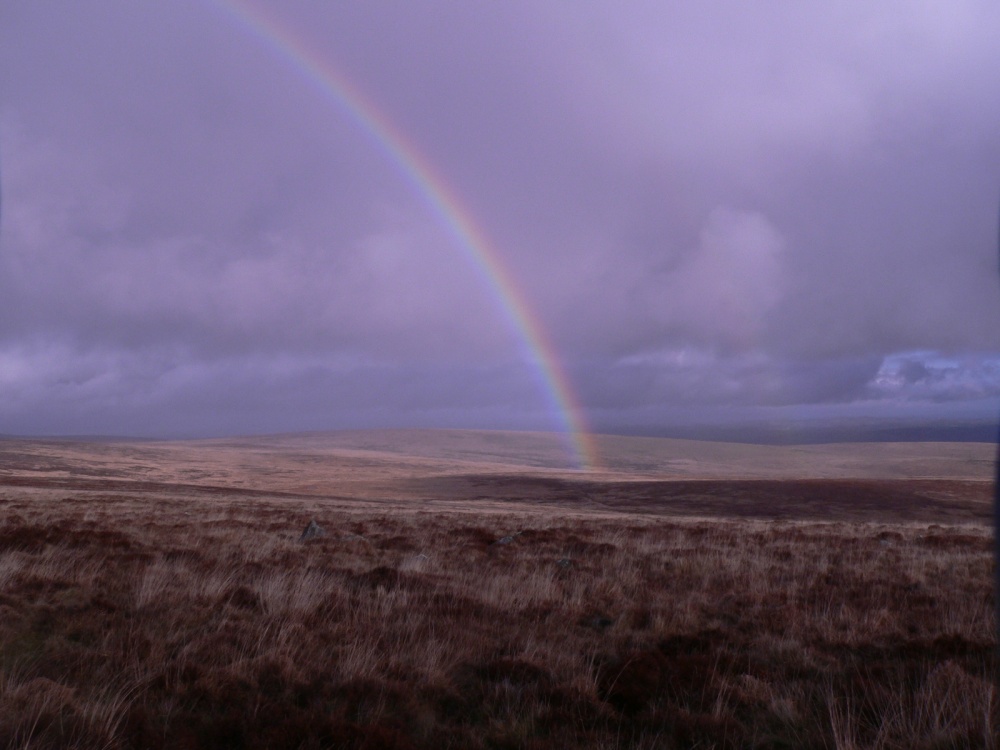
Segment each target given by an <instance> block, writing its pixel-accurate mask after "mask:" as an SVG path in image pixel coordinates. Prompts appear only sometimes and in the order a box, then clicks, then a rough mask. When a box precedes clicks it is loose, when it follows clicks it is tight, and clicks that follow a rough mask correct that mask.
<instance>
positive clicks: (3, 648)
mask: <svg viewBox="0 0 1000 750" xmlns="http://www.w3.org/2000/svg"><path fill="white" fill-rule="evenodd" d="M18 477H21V478H20V479H19V478H18ZM71 479H72V477H70V478H69V479H67V481H66V483H65V485H64V486H62V487H59V488H55V487H53V486H52V485H45V483H44V482H40V480H39V481H36V482H35V484H34V485H31V483H30V482H29V483H27V484H26V483H25V481H24V480H23V476H22V475H18V476H14V475H13V474H10V475H8V476H7V477H6V478H4V477H0V747H9V748H28V747H30V748H65V747H80V748H370V749H374V748H447V747H451V748H538V749H540V748H555V747H559V748H566V747H585V748H693V747H700V748H711V747H715V748H728V747H731V748H745V747H751V748H799V747H816V748H928V749H930V748H945V747H956V748H959V747H979V748H993V747H996V746H997V739H996V733H997V730H998V727H1000V701H998V698H997V695H996V692H995V688H994V683H993V680H992V676H993V674H994V673H995V670H996V668H997V664H996V659H995V654H994V636H993V634H994V625H993V622H994V621H993V592H992V590H991V580H992V558H991V544H992V541H991V535H990V532H989V529H988V527H986V526H985V525H983V524H981V523H976V522H969V523H966V524H964V525H958V524H955V523H942V524H934V523H929V522H927V521H922V522H914V521H901V520H899V518H898V517H893V516H892V514H891V513H887V519H888V522H886V523H873V522H868V523H860V522H855V521H851V522H848V521H841V520H837V521H819V520H811V521H799V520H791V517H790V515H787V514H786V515H787V517H786V518H784V519H782V520H763V519H761V518H759V517H757V518H726V517H719V518H716V519H706V518H687V519H685V518H680V517H675V518H669V517H663V516H650V515H642V514H641V513H640V512H638V511H637V510H634V509H630V510H629V512H627V513H626V512H619V513H612V512H609V511H607V510H605V511H604V512H602V513H600V514H598V513H590V514H588V513H585V512H580V511H579V509H578V510H577V512H575V513H574V515H572V516H564V515H562V514H560V513H558V512H557V511H556V510H555V508H556V507H557V506H555V505H545V504H543V505H541V506H538V507H537V508H535V509H531V508H530V507H529V505H527V504H525V503H523V502H522V503H519V504H514V505H511V506H510V507H511V508H512V510H510V511H507V512H503V511H502V510H498V505H497V502H496V498H495V497H494V498H491V499H490V503H489V512H486V511H485V510H479V509H477V506H476V504H475V503H469V504H467V505H466V506H465V507H463V508H461V509H459V508H458V507H457V506H456V505H455V504H454V503H451V504H450V505H449V506H437V507H436V508H435V509H434V510H433V512H430V511H425V510H423V509H422V506H421V505H419V504H418V505H416V506H411V507H409V508H405V507H402V506H396V507H393V508H392V509H391V511H389V512H386V511H383V510H382V509H381V508H380V507H379V506H377V505H375V504H373V503H370V502H369V503H362V502H360V501H358V502H351V501H346V500H333V499H323V498H315V499H312V500H308V501H306V500H305V499H302V498H298V497H282V496H277V495H272V496H266V494H265V493H263V492H261V493H257V494H252V493H245V494H238V493H230V492H219V491H218V490H217V488H216V489H214V490H211V491H208V490H209V486H210V485H211V483H210V482H209V483H208V484H207V485H206V486H205V487H202V488H201V489H199V488H198V485H197V484H196V483H192V484H190V485H185V486H184V487H174V488H173V489H169V488H166V487H164V486H161V485H156V486H150V487H147V488H146V489H145V490H136V489H135V488H134V487H132V488H129V489H127V490H125V489H124V488H123V487H120V486H119V485H117V484H116V483H115V482H114V481H112V480H110V479H108V480H107V481H106V483H105V484H104V485H103V486H102V487H97V486H95V485H92V484H87V485H86V486H85V487H84V488H78V489H76V490H74V489H73V488H72V481H70V480H71ZM8 480H9V481H8ZM15 480H16V481H15ZM60 482H62V479H60ZM866 487H868V490H871V491H874V490H872V488H871V487H869V486H868V485H866ZM563 489H564V488H563ZM563 489H560V491H563ZM772 489H774V488H772ZM779 489H780V488H779ZM786 489H787V488H786ZM981 489H982V488H981V487H980V488H978V489H977V491H979V490H981ZM868 490H866V491H868ZM775 491H778V490H775ZM824 491H825V492H827V493H828V497H829V499H830V501H831V502H837V501H839V502H843V503H846V504H848V505H850V503H851V492H852V486H851V485H849V484H847V485H831V486H828V487H826V489H825V490H824ZM588 492H593V493H599V492H600V488H599V487H596V486H595V487H591V488H589V489H588ZM609 492H612V493H613V492H614V488H610V489H609ZM779 494H780V493H779ZM876 499H877V498H876ZM940 499H941V498H940V497H938V500H940ZM874 501H875V500H873V498H872V497H869V496H868V495H865V500H864V502H865V503H870V502H874ZM976 502H978V500H977V501H976ZM790 504H791V499H789V498H787V497H786V498H785V499H784V500H782V507H785V506H788V505H790ZM484 507H485V506H484ZM866 507H867V506H866ZM887 507H889V508H890V509H891V507H892V505H891V503H890V504H889V506H887ZM449 508H450V509H449ZM754 515H756V516H760V515H762V513H757V514H754ZM809 515H814V514H809ZM313 517H315V518H316V520H317V521H318V522H319V524H320V525H321V526H322V527H323V528H324V529H325V531H326V533H325V534H324V535H323V536H320V537H317V538H314V539H311V540H310V541H308V542H306V543H300V542H299V541H298V537H299V535H300V533H301V532H302V529H303V528H304V527H305V525H306V523H307V522H308V521H309V520H310V518H313ZM516 532H520V533H517V534H516V535H515V533H516ZM508 536H511V537H512V538H511V539H510V540H509V541H507V542H506V543H504V544H497V541H498V540H500V539H503V538H505V537H508Z"/></svg>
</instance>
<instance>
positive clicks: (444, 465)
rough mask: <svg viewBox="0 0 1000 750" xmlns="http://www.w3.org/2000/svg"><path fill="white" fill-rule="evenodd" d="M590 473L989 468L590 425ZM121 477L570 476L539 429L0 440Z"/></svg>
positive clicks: (960, 474)
mask: <svg viewBox="0 0 1000 750" xmlns="http://www.w3.org/2000/svg"><path fill="white" fill-rule="evenodd" d="M598 444H599V446H600V448H601V453H602V460H603V468H602V469H601V470H600V471H599V472H597V476H603V477H607V478H614V479H617V480H627V479H629V478H642V479H649V478H663V479H667V478H683V479H716V478H726V479H802V478H864V479H920V478H942V479H970V480H979V481H986V480H989V479H991V478H992V475H993V457H994V451H995V448H994V446H993V445H992V444H989V443H836V444H827V445H805V446H772V445H747V444H742V443H718V442H707V441H697V440H676V439H666V438H636V437H618V436H601V437H600V438H598ZM12 472H13V473H17V474H19V475H28V476H31V475H36V476H45V477H48V478H57V477H60V476H62V477H92V478H94V479H102V478H109V479H110V478H114V477H122V478H124V477H128V478H129V479H132V480H144V481H151V482H171V483H191V484H202V483H205V482H210V483H218V484H222V485H227V486H234V485H237V486H255V487H260V488H262V489H273V490H287V491H296V492H302V491H310V490H313V489H318V488H322V489H323V491H324V492H330V491H335V490H336V487H337V486H340V485H353V484H355V483H357V482H372V481H378V480H391V479H395V478H402V477H406V476H421V475H438V474H456V473H457V474H468V473H477V474H478V473H494V472H496V473H504V474H510V473H519V472H525V473H529V474H536V473H539V474H545V475H562V474H567V475H572V474H574V472H572V471H571V470H569V469H567V468H566V453H565V444H564V442H563V440H562V438H561V437H560V436H558V435H553V434H547V433H527V432H500V431H485V430H483V431H478V430H371V431H352V432H332V433H311V434H296V435H270V436H261V437H247V438H230V439H220V440H195V441H169V442H139V441H136V442H123V441H113V442H75V441H43V440H2V441H0V475H2V474H8V475H10V474H11V473H12Z"/></svg>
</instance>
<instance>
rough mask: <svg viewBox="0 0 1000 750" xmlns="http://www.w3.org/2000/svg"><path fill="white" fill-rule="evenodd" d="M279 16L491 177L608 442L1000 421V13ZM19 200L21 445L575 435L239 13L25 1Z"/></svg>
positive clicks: (541, 310)
mask: <svg viewBox="0 0 1000 750" xmlns="http://www.w3.org/2000/svg"><path fill="white" fill-rule="evenodd" d="M260 7H264V8H265V9H266V10H267V12H269V13H271V14H273V15H274V16H275V17H278V18H280V19H281V20H282V23H284V24H285V25H287V27H288V28H290V29H292V30H293V31H294V33H295V35H296V36H297V37H299V38H300V39H301V40H302V41H303V42H305V43H307V44H308V45H309V46H310V48H311V49H313V50H314V51H315V53H316V54H317V55H319V56H320V57H322V58H323V59H324V60H325V61H326V62H327V63H328V64H330V65H333V66H335V67H336V68H337V69H338V70H339V71H341V73H342V74H343V75H344V76H345V77H346V78H348V79H349V80H351V81H352V83H353V84H354V85H355V86H357V87H358V89H359V90H362V91H364V92H365V94H366V96H368V97H370V98H371V100H372V101H373V102H375V103H376V104H377V105H378V106H379V107H380V109H381V110H382V111H383V112H384V114H385V116H386V117H387V118H388V119H389V120H391V121H392V122H393V124H394V126H395V127H396V128H398V130H400V131H401V132H403V133H405V134H406V136H407V138H408V139H409V140H410V141H411V142H412V143H413V144H415V147H416V148H418V149H419V150H420V152H421V153H422V155H423V156H424V157H425V158H426V159H427V160H428V162H430V163H432V164H433V165H434V167H435V169H436V170H437V172H438V173H439V174H440V175H441V176H442V177H443V179H444V180H446V181H447V183H448V184H449V185H450V187H451V188H452V190H453V191H454V192H455V194H457V195H458V196H459V197H460V199H461V201H462V203H463V204H464V207H465V209H466V210H467V211H468V212H469V214H470V215H471V216H474V217H475V220H476V221H477V223H478V224H479V226H480V228H481V229H482V230H483V232H484V233H485V234H486V235H488V236H489V238H490V240H491V242H492V244H493V245H494V246H495V247H496V248H497V252H498V254H499V255H500V256H501V258H502V261H503V263H504V264H505V265H506V266H507V268H508V269H509V271H510V273H511V276H512V277H513V278H515V279H516V280H517V283H518V285H519V287H520V291H521V292H522V294H523V297H524V298H525V299H526V300H527V302H528V304H529V306H530V307H531V308H532V314H533V315H534V316H535V317H536V319H537V320H538V321H539V323H540V325H541V326H542V327H543V328H544V329H545V331H546V332H547V334H548V336H549V338H550V339H551V341H552V343H553V347H554V350H555V351H556V352H557V353H558V356H559V359H560V361H561V362H562V363H563V364H564V366H565V368H566V370H567V372H568V373H569V374H570V375H571V378H572V380H573V382H574V386H575V389H576V391H577V395H578V397H579V400H580V402H581V403H582V405H583V406H584V408H585V409H586V411H587V412H588V413H589V414H590V417H591V420H592V422H593V423H594V424H595V426H596V427H597V428H598V429H606V430H610V431H614V430H622V429H629V428H631V427H634V426H636V425H639V426H641V427H642V429H644V430H650V429H655V428H656V426H657V425H660V426H662V427H664V428H667V427H669V425H670V423H671V420H678V419H681V418H683V419H686V420H696V419H697V418H698V415H699V414H704V415H705V417H706V418H709V417H710V418H711V419H719V418H721V417H720V416H719V415H723V416H724V415H725V414H726V413H732V414H734V415H735V414H738V413H743V412H745V411H746V410H751V411H754V413H766V411H767V410H768V409H771V410H775V411H774V413H782V414H786V413H792V412H793V411H794V410H795V409H798V410H799V412H801V413H805V412H808V411H809V410H810V409H812V410H815V409H822V410H824V413H829V414H833V415H836V414H841V413H842V414H865V413H872V414H880V415H890V416H891V415H897V416H901V417H902V416H907V415H914V414H925V413H931V411H932V412H933V413H934V414H936V415H938V416H942V415H947V414H949V413H951V412H949V411H948V410H949V409H953V411H954V413H956V414H963V415H978V417H977V418H982V419H987V418H992V416H994V412H995V410H996V409H997V408H998V406H1000V393H998V390H1000V371H998V369H997V365H996V362H997V360H998V354H997V353H998V352H1000V326H998V325H997V321H998V320H1000V288H998V269H997V247H996V245H997V221H998V215H997V214H998V204H1000V142H998V141H997V139H996V132H997V125H998V123H1000V85H998V84H1000V80H998V78H1000V73H998V72H997V71H1000V49H998V48H997V45H996V44H995V39H996V38H997V33H998V32H1000V10H998V8H997V6H996V4H995V3H991V2H986V1H985V0H982V1H978V2H977V1H972V0H969V1H960V2H956V3H951V4H949V5H948V6H947V7H944V6H940V7H939V6H929V5H928V6H922V7H920V8H914V7H913V6H912V5H911V4H908V3H906V4H904V3H901V2H900V3H896V2H890V3H881V4H878V6H877V7H872V6H871V4H869V3H861V2H847V3H839V4H837V6H836V7H831V8H820V7H811V6H810V7H805V6H800V5H798V4H794V3H785V2H766V3H758V4H755V5H753V6H752V7H750V6H746V5H745V4H742V3H736V2H710V3H699V4H681V5H677V4H674V5H671V6H670V7H665V6H663V4H662V3H646V2H637V3H630V4H629V5H628V7H627V8H623V7H622V6H621V5H620V4H612V3H610V2H595V3H588V4H586V6H584V7H581V6H575V5H572V4H567V3H564V2H558V1H555V0H553V1H549V0H546V1H545V2H531V3H528V2H512V3H504V4H502V5H500V6H495V7H493V6H491V7H480V6H475V7H472V6H470V7H457V6H455V5H454V4H449V3H429V4H423V5H422V6H420V7H419V8H418V7H415V6H414V7H394V8H392V9H389V8H387V7H381V6H378V5H377V4H376V5H373V4H355V3H330V4H316V3H309V2H287V3H271V4H265V3H261V6H260ZM0 188H2V197H3V202H2V211H3V214H2V223H0V392H2V394H3V398H2V399H0V433H32V434H43V433H49V434H51V433H60V434H65V433H117V434H141V435H181V434H183V435H195V434H221V433H226V432H234V431H235V432H247V431H250V432H267V431H276V430H298V429H334V428H338V427H363V426H390V425H392V426H397V425H440V426H482V427H509V428H525V429H551V428H554V427H555V426H556V425H557V424H558V420H557V419H555V418H554V415H553V414H552V413H551V406H550V405H549V404H550V402H549V399H548V398H547V396H546V394H545V393H544V389H542V388H540V386H539V381H538V374H537V372H536V371H535V369H534V367H533V364H532V362H531V361H530V358H526V357H525V352H524V347H523V342H522V341H520V340H519V338H518V335H517V331H514V330H512V329H511V328H510V326H509V325H508V323H507V322H506V319H505V314H504V309H503V303H502V300H498V299H497V297H496V294H495V292H494V291H492V290H491V288H490V286H489V284H487V283H484V280H483V278H482V276H481V274H480V273H479V271H478V270H477V268H475V266H474V264H472V263H470V262H469V258H468V255H467V254H466V253H463V251H462V249H461V248H458V247H456V243H455V240H454V237H453V236H452V235H451V234H450V233H449V231H448V228H447V227H446V226H443V225H442V224H441V222H440V220H439V218H438V217H437V216H436V215H435V214H434V213H433V212H432V211H430V210H428V206H427V204H426V202H425V200H424V199H423V198H422V196H421V195H419V194H418V193H416V192H415V191H414V190H413V187H412V185H411V184H410V183H409V182H408V181H407V180H406V179H405V177H404V176H403V175H401V174H400V171H399V169H398V165H396V164H394V163H393V161H392V159H387V158H386V154H385V152H384V150H380V149H379V148H377V147H375V146H374V145H373V143H372V140H371V137H370V135H369V134H366V133H365V132H363V131H362V130H361V129H359V127H358V126H357V123H356V122H355V121H353V120H351V118H349V117H346V116H345V113H344V111H343V108H342V107H339V106H338V105H337V102H336V101H333V100H332V99H331V98H330V97H329V96H327V95H324V93H323V92H322V90H321V89H319V88H317V87H316V86H315V84H314V83H313V82H311V81H310V79H309V78H308V76H306V75H304V74H303V71H302V70H301V67H296V65H295V64H290V62H289V60H288V59H287V58H286V57H283V56H281V55H280V54H276V53H275V50H274V48H273V47H271V46H269V45H268V44H265V43H262V41H261V39H260V38H259V37H256V36H255V35H254V34H251V33H248V32H247V29H246V28H245V27H244V26H242V25H241V24H240V23H238V22H237V21H236V20H234V18H233V15H232V13H231V12H230V11H228V10H227V9H226V7H225V6H224V4H222V3H217V2H214V0H183V1H182V2H178V3H171V4H169V5H166V4H159V5H150V4H135V3H129V2H124V0H117V1H116V0H100V1H99V2H94V3H88V4H87V5H86V7H84V6H75V5H74V6H70V7H66V6H64V5H60V6H58V7H57V6H56V4H50V3H34V2H26V1H23V0H14V1H13V2H8V3H5V4H4V6H3V8H2V10H0ZM790 410H792V411H790ZM928 410H930V411H928Z"/></svg>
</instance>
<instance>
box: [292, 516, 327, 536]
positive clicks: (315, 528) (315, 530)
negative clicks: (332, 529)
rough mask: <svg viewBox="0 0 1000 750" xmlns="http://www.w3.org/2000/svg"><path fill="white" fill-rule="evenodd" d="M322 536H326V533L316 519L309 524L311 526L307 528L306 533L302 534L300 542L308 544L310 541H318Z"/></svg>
mask: <svg viewBox="0 0 1000 750" xmlns="http://www.w3.org/2000/svg"><path fill="white" fill-rule="evenodd" d="M321 536H326V532H325V531H324V530H323V527H322V526H320V525H319V524H318V523H316V519H315V518H314V519H313V520H311V521H310V522H309V525H308V526H306V529H305V531H303V532H302V536H300V537H299V541H300V542H308V541H309V540H310V539H317V538H319V537H321Z"/></svg>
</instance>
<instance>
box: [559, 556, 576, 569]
mask: <svg viewBox="0 0 1000 750" xmlns="http://www.w3.org/2000/svg"><path fill="white" fill-rule="evenodd" d="M556 565H558V566H559V567H560V568H562V569H563V570H567V569H569V568H571V567H572V566H573V561H572V560H570V559H569V558H568V557H564V558H562V559H561V560H556Z"/></svg>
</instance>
